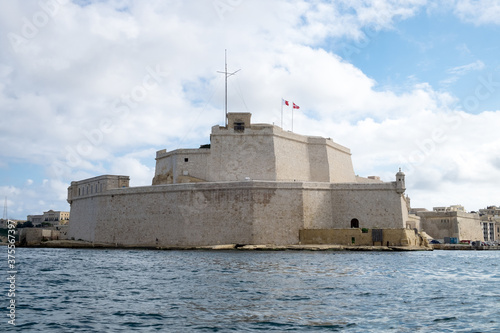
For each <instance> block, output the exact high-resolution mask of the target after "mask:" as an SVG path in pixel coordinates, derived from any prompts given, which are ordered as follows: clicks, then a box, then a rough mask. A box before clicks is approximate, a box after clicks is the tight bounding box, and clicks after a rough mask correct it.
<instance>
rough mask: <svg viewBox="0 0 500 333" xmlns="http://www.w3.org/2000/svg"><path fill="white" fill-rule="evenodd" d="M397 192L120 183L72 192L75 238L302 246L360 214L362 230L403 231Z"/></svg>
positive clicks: (390, 186)
mask: <svg viewBox="0 0 500 333" xmlns="http://www.w3.org/2000/svg"><path fill="white" fill-rule="evenodd" d="M77 185H78V184H75V186H77ZM369 189H370V190H369ZM375 189H376V190H375ZM395 194H396V193H395V183H383V184H369V185H366V184H329V183H302V182H265V181H244V182H218V183H188V184H173V185H157V186H146V187H134V188H117V189H111V190H108V191H105V192H100V193H94V194H92V195H84V196H80V197H72V198H71V222H70V226H69V231H68V237H69V238H74V239H76V240H78V239H81V240H86V241H92V242H102V243H113V244H119V245H131V246H132V245H133V246H180V247H182V246H203V245H217V244H229V243H236V244H276V245H288V244H298V243H299V231H300V230H302V229H326V228H349V227H350V223H351V220H352V219H353V218H356V219H358V220H359V223H360V226H359V227H360V228H363V227H366V228H373V227H380V228H404V227H405V223H404V222H405V221H404V214H403V213H402V203H401V200H400V198H399V197H398V196H397V195H395ZM361 199H362V200H361ZM393 201H394V202H393ZM403 212H404V210H403Z"/></svg>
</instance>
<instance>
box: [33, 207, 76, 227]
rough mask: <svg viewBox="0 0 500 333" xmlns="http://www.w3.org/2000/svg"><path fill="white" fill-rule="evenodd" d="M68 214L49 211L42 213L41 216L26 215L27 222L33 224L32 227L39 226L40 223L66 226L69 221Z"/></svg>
mask: <svg viewBox="0 0 500 333" xmlns="http://www.w3.org/2000/svg"><path fill="white" fill-rule="evenodd" d="M69 216H70V212H63V211H54V210H52V209H51V210H49V211H46V212H43V214H42V215H28V216H27V220H28V221H30V222H31V223H33V226H39V225H41V224H42V223H47V224H52V225H55V224H67V223H68V221H69Z"/></svg>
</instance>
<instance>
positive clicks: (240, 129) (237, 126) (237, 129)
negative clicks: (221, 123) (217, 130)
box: [234, 121, 245, 132]
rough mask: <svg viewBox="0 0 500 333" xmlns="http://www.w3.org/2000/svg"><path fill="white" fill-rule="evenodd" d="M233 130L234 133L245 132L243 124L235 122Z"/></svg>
mask: <svg viewBox="0 0 500 333" xmlns="http://www.w3.org/2000/svg"><path fill="white" fill-rule="evenodd" d="M234 130H235V132H244V131H245V123H244V122H239V121H235V122H234Z"/></svg>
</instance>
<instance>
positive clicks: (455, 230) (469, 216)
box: [415, 205, 483, 242]
mask: <svg viewBox="0 0 500 333" xmlns="http://www.w3.org/2000/svg"><path fill="white" fill-rule="evenodd" d="M415 214H416V215H417V216H419V217H420V226H421V230H422V231H425V232H426V233H427V234H428V235H429V236H431V237H432V238H434V239H438V240H441V241H443V240H444V239H445V238H456V239H457V241H458V242H459V241H464V240H468V241H478V240H479V241H482V240H483V231H482V228H481V220H480V218H479V214H477V213H466V212H465V209H464V207H463V206H460V205H455V206H450V207H434V208H433V210H432V211H427V210H425V209H416V210H415Z"/></svg>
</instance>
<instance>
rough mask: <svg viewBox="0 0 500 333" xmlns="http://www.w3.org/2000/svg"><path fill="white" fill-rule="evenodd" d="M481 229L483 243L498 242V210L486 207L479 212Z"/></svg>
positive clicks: (494, 207)
mask: <svg viewBox="0 0 500 333" xmlns="http://www.w3.org/2000/svg"><path fill="white" fill-rule="evenodd" d="M479 215H480V217H481V227H482V230H483V236H484V241H485V242H498V241H499V240H500V208H499V207H497V206H488V207H486V208H485V209H480V210H479Z"/></svg>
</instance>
